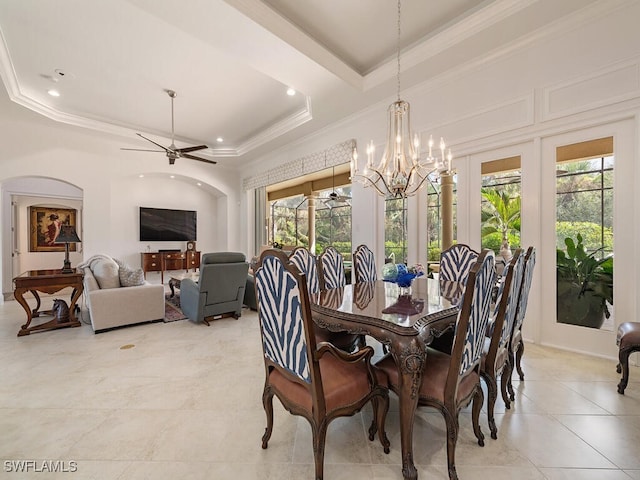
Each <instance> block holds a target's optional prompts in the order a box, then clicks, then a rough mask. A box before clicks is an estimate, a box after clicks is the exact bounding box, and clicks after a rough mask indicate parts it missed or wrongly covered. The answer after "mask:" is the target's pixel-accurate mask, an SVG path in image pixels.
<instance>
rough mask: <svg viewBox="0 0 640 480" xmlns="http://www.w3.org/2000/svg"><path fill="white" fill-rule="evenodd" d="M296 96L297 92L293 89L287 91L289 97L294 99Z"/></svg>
mask: <svg viewBox="0 0 640 480" xmlns="http://www.w3.org/2000/svg"><path fill="white" fill-rule="evenodd" d="M295 94H296V91H295V90H294V89H293V88H291V87H289V88H288V89H287V95H289V96H290V97H293V96H294V95H295Z"/></svg>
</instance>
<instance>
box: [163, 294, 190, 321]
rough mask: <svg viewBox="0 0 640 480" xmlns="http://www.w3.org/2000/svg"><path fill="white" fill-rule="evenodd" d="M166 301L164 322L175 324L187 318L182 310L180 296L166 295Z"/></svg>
mask: <svg viewBox="0 0 640 480" xmlns="http://www.w3.org/2000/svg"><path fill="white" fill-rule="evenodd" d="M164 298H165V301H164V322H165V323H168V322H175V321H176V320H184V319H185V318H187V316H186V315H185V314H184V313H182V310H180V294H176V295H174V296H173V297H171V294H167V295H165V297H164Z"/></svg>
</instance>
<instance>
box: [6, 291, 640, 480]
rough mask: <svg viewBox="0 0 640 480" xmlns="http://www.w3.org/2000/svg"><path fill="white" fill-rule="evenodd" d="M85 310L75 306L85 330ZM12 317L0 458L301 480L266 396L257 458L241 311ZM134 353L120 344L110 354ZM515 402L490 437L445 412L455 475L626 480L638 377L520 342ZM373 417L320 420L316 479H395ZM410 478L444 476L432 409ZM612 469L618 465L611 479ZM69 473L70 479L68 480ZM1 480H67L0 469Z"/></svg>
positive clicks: (394, 413) (84, 471) (398, 474)
mask: <svg viewBox="0 0 640 480" xmlns="http://www.w3.org/2000/svg"><path fill="white" fill-rule="evenodd" d="M86 320H87V318H86V313H85V321H86ZM22 323H24V311H23V310H22V307H20V305H18V304H17V303H16V302H12V301H10V302H6V303H4V304H0V379H1V381H0V458H1V459H2V460H3V461H9V462H15V461H18V460H29V459H31V460H35V461H40V462H42V461H44V460H47V459H48V460H60V461H65V462H69V461H75V462H77V468H78V472H79V474H76V475H75V476H77V477H78V478H82V479H89V480H112V479H116V480H130V479H133V480H138V479H151V478H153V479H154V480H156V479H159V480H164V479H167V480H169V479H171V480H172V479H175V478H189V479H195V480H200V479H212V478H215V479H216V480H218V479H221V480H226V479H233V480H235V479H237V478H242V479H247V480H280V479H283V480H284V479H291V478H295V479H312V478H314V465H313V451H312V445H311V429H310V427H309V425H308V423H307V422H306V420H304V419H301V418H299V417H294V416H293V415H291V414H289V413H288V412H287V411H286V410H285V409H284V408H283V407H282V406H281V405H280V403H279V402H278V400H277V399H274V417H275V418H274V428H273V435H272V437H271V440H270V441H269V446H268V448H267V449H265V450H263V449H262V448H261V443H262V442H261V439H262V435H263V433H264V429H265V427H266V416H265V413H264V410H263V407H262V389H263V385H264V365H263V362H262V347H261V343H260V329H259V324H258V321H257V315H256V313H255V312H251V311H249V310H243V315H242V317H241V318H240V319H238V320H235V319H232V318H229V319H222V320H218V321H214V322H213V323H212V324H211V326H209V327H206V326H204V325H197V324H193V323H190V322H188V321H177V322H172V323H167V324H165V323H162V322H160V323H154V324H145V325H138V326H134V327H130V328H122V329H117V330H113V331H110V332H105V333H102V334H99V335H95V334H94V333H93V331H92V329H91V328H90V326H88V325H83V326H82V327H80V328H73V329H70V328H68V329H61V330H57V331H51V332H42V333H37V334H32V335H29V336H27V337H21V338H17V337H16V334H17V332H18V330H19V328H20V325H22ZM129 344H130V345H134V347H133V348H129V349H121V347H122V346H124V345H129ZM523 368H524V372H525V380H524V381H523V382H521V381H520V380H519V379H518V376H517V374H514V376H513V384H514V388H515V390H516V400H515V401H514V402H513V404H512V408H511V409H509V410H507V409H506V408H504V404H503V402H502V399H501V398H498V401H497V403H496V423H497V426H498V429H499V430H498V439H497V440H493V439H491V438H490V436H489V429H488V426H487V420H486V406H485V407H484V408H483V413H482V415H481V418H480V422H481V428H482V431H483V432H484V435H485V446H484V447H480V446H479V445H478V444H477V440H476V438H475V436H474V434H473V430H472V426H471V418H470V410H469V409H468V408H467V409H465V410H464V411H463V412H462V413H461V415H460V433H459V438H458V444H457V449H456V465H457V470H458V474H459V477H460V480H465V479H476V480H478V479H480V480H483V479H491V480H500V479H503V478H504V479H507V478H508V479H512V478H517V479H524V480H542V479H546V480H565V479H567V480H568V479H571V480H591V479H595V478H598V479H604V480H619V479H620V480H621V479H623V478H627V479H636V480H640V464H639V463H638V460H637V459H636V458H637V445H638V444H640V368H638V367H632V372H631V382H630V383H629V386H628V388H627V391H626V394H625V395H624V396H622V395H618V394H617V391H616V386H617V382H618V381H619V375H618V374H617V373H615V362H614V361H612V360H606V359H600V358H592V357H588V356H585V355H578V354H575V353H571V352H564V351H561V350H557V349H552V348H547V347H542V346H539V345H532V344H527V345H526V346H525V355H524V358H523ZM371 418H372V411H371V408H370V407H369V406H366V407H365V408H364V409H363V411H362V412H361V413H359V414H357V415H355V416H353V417H346V418H341V419H338V420H336V421H334V422H332V424H331V425H330V426H329V430H328V432H327V443H326V451H325V479H326V480H336V479H355V478H371V479H373V480H391V479H394V480H395V479H397V480H400V479H402V467H401V464H402V459H401V454H400V431H399V423H398V400H397V397H395V395H394V394H391V396H390V409H389V414H388V417H387V424H386V429H387V435H388V437H389V439H390V441H391V452H390V453H389V454H388V455H386V454H384V452H383V449H382V446H381V445H380V442H379V441H378V439H377V438H376V439H375V440H374V441H373V442H370V441H369V440H368V438H367V429H368V427H369V424H370V422H371ZM414 459H415V463H416V468H417V470H418V474H419V478H421V479H433V480H447V479H448V475H447V467H446V465H447V458H446V431H445V423H444V420H443V419H442V416H441V415H440V413H438V412H437V411H435V410H433V409H427V408H420V409H419V410H418V413H417V416H416V421H415V425H414ZM623 469H624V470H623ZM75 476H74V478H75ZM0 478H9V479H11V478H21V479H22V478H26V479H32V478H33V479H42V478H54V479H58V478H65V479H66V478H70V474H69V473H57V474H47V475H43V474H42V473H36V472H29V473H24V472H23V473H21V474H20V475H16V474H15V473H9V472H7V471H6V470H5V471H0Z"/></svg>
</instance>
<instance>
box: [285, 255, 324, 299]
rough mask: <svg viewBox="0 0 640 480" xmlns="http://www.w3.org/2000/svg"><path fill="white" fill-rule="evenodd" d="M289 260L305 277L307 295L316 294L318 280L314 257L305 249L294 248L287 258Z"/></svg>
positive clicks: (318, 288) (318, 286)
mask: <svg viewBox="0 0 640 480" xmlns="http://www.w3.org/2000/svg"><path fill="white" fill-rule="evenodd" d="M289 260H290V261H291V263H293V264H294V265H295V266H296V267H298V270H300V271H301V272H302V273H304V274H305V275H306V277H307V290H309V293H318V292H319V291H320V280H319V279H318V268H317V265H316V257H315V255H311V253H309V250H307V249H306V248H296V249H295V250H294V251H293V253H292V254H291V255H290V256H289Z"/></svg>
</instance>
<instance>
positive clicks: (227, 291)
mask: <svg viewBox="0 0 640 480" xmlns="http://www.w3.org/2000/svg"><path fill="white" fill-rule="evenodd" d="M248 271H249V263H248V262H247V261H246V257H245V255H244V254H243V253H237V252H215V253H206V254H205V255H203V256H202V261H201V262H200V279H199V281H198V283H195V282H194V281H193V280H191V279H188V278H187V279H184V280H183V281H182V284H181V285H180V307H181V308H182V311H183V312H184V314H185V315H186V316H187V317H189V320H192V321H194V322H204V323H206V324H207V325H209V322H208V320H207V318H208V317H215V316H222V315H224V314H229V313H230V314H232V315H233V317H234V318H239V317H240V316H241V315H242V301H243V299H244V291H245V285H246V282H247V272H248Z"/></svg>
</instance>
